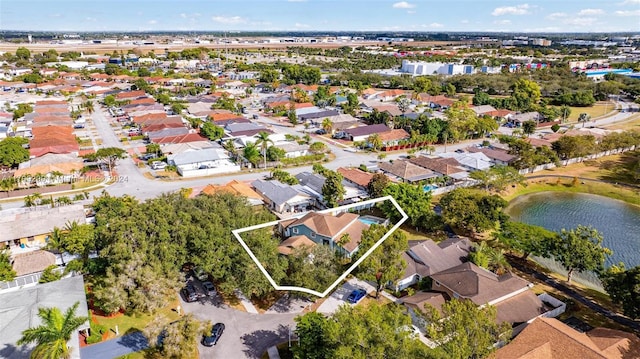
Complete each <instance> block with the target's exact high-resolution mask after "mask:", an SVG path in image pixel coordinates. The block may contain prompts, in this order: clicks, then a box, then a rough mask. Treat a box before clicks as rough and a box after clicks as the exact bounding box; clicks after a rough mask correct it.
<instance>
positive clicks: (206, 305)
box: [180, 298, 299, 359]
mask: <svg viewBox="0 0 640 359" xmlns="http://www.w3.org/2000/svg"><path fill="white" fill-rule="evenodd" d="M180 301H181V304H180V305H181V306H182V308H183V310H184V312H185V313H192V314H193V315H194V316H195V317H196V318H198V319H200V320H204V321H210V322H211V323H212V324H214V323H218V322H220V323H224V325H225V331H224V334H223V335H222V337H221V338H220V341H219V342H218V344H217V345H216V346H214V347H205V346H203V345H202V344H199V345H198V351H199V352H200V358H234V359H240V358H260V357H261V355H262V354H263V353H264V352H265V351H266V350H267V349H268V348H269V347H270V346H273V345H276V344H278V343H281V342H283V341H285V340H287V339H288V335H289V329H290V328H291V330H292V331H293V330H294V329H295V323H294V321H293V318H295V317H296V316H297V315H299V314H295V313H278V314H250V313H246V312H241V311H238V310H234V309H229V308H228V307H227V306H226V305H224V304H223V303H221V302H220V300H218V299H217V298H203V299H201V300H200V301H197V302H193V303H186V302H184V301H182V298H180Z"/></svg>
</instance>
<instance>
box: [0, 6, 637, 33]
mask: <svg viewBox="0 0 640 359" xmlns="http://www.w3.org/2000/svg"><path fill="white" fill-rule="evenodd" d="M0 30H32V31H38V30H54V31H154V30H184V31H194V30H203V31H207V30H209V31H212V30H265V31H275V30H308V31H311V30H319V31H334V30H362V31H394V30H397V31H505V32H510V31H517V32H565V31H571V32H611V31H640V0H599V1H592V0H543V1H523V2H518V1H515V2H514V1H494V0H449V1H441V0H413V1H412V0H407V1H393V0H391V1H386V0H172V1H168V0H106V1H105V0H102V1H96V0H63V1H56V0H39V1H34V0H0Z"/></svg>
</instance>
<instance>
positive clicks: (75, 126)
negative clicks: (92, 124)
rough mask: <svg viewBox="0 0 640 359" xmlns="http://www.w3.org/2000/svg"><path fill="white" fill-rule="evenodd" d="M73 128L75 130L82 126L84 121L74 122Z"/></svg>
mask: <svg viewBox="0 0 640 359" xmlns="http://www.w3.org/2000/svg"><path fill="white" fill-rule="evenodd" d="M73 128H74V129H76V130H77V129H79V128H84V123H74V124H73Z"/></svg>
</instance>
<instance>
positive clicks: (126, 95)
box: [116, 90, 147, 100]
mask: <svg viewBox="0 0 640 359" xmlns="http://www.w3.org/2000/svg"><path fill="white" fill-rule="evenodd" d="M146 96H147V94H146V93H145V92H144V91H142V90H137V91H123V92H119V93H117V94H116V99H117V100H133V99H136V98H140V97H146Z"/></svg>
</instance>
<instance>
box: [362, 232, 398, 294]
mask: <svg viewBox="0 0 640 359" xmlns="http://www.w3.org/2000/svg"><path fill="white" fill-rule="evenodd" d="M388 231H389V228H388V227H385V226H381V225H376V224H373V225H371V227H369V228H368V229H366V230H364V231H363V232H362V239H361V241H360V246H359V249H358V251H357V252H356V255H355V258H352V259H353V260H354V261H356V260H358V258H359V257H360V256H362V255H363V254H364V253H365V252H366V251H367V250H369V248H371V247H373V245H374V244H375V243H376V242H378V241H379V240H380V238H382V236H383V235H384V234H385V233H387V232H388ZM408 249H409V244H408V242H407V236H405V235H404V233H403V232H400V231H395V232H393V233H392V234H391V235H390V236H389V237H388V238H387V239H386V240H385V241H384V242H382V244H381V245H380V246H379V247H378V248H376V249H375V250H374V251H373V252H372V253H371V254H370V255H369V256H368V257H367V258H365V260H364V261H362V263H360V265H359V266H358V268H357V271H358V276H359V277H361V278H362V279H365V280H370V281H375V282H376V283H377V286H376V298H377V297H378V296H379V294H380V291H381V290H382V289H383V287H384V285H385V284H386V283H396V282H397V281H398V280H400V279H401V277H402V275H403V274H404V270H405V268H406V266H407V263H406V262H405V261H404V259H402V253H404V252H405V251H406V250H408Z"/></svg>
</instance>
